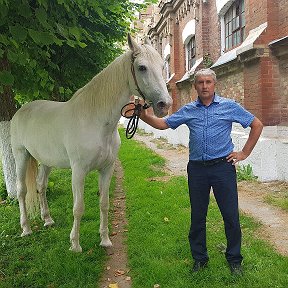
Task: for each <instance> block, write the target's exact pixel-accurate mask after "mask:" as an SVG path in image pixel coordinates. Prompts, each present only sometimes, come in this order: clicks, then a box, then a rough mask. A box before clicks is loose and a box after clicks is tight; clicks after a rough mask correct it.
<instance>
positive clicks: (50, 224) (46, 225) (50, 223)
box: [44, 220, 55, 227]
mask: <svg viewBox="0 0 288 288" xmlns="http://www.w3.org/2000/svg"><path fill="white" fill-rule="evenodd" d="M54 224H55V222H54V221H53V220H50V221H47V222H45V223H44V227H50V226H52V225H54Z"/></svg>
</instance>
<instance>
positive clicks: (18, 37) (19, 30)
mask: <svg viewBox="0 0 288 288" xmlns="http://www.w3.org/2000/svg"><path fill="white" fill-rule="evenodd" d="M9 30H10V33H11V35H12V37H13V38H14V40H15V41H17V42H23V41H25V39H26V37H27V30H26V29H25V28H23V27H22V26H21V25H20V24H18V23H16V24H15V25H14V26H9Z"/></svg>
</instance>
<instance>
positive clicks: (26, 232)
mask: <svg viewBox="0 0 288 288" xmlns="http://www.w3.org/2000/svg"><path fill="white" fill-rule="evenodd" d="M30 234H32V230H31V229H29V230H25V231H23V232H22V234H21V237H25V236H28V235H30Z"/></svg>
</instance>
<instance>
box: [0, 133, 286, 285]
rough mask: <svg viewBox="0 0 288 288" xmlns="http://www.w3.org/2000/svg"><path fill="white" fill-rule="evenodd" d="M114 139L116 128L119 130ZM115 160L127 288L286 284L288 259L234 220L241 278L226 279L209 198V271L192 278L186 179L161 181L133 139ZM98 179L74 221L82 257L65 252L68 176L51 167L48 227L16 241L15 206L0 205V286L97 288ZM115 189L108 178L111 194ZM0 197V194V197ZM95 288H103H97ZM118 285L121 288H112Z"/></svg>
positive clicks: (101, 258)
mask: <svg viewBox="0 0 288 288" xmlns="http://www.w3.org/2000/svg"><path fill="white" fill-rule="evenodd" d="M121 132H122V133H121V134H122V136H123V135H124V134H123V130H122V129H121ZM122 142H123V143H122V146H121V149H120V154H119V157H120V160H121V162H122V166H123V168H124V170H125V172H124V173H125V174H124V183H123V185H124V190H125V192H126V198H127V216H128V220H129V224H128V232H127V235H128V238H127V244H128V254H129V265H130V268H131V271H130V274H131V276H132V284H133V288H146V287H147V288H148V287H149V288H153V287H154V285H155V284H159V285H160V287H161V288H192V287H205V288H206V287H207V288H209V287H211V288H212V287H213V288H216V287H221V288H222V287H224V286H226V287H239V288H240V287H241V288H242V287H247V288H253V287H259V288H260V287H261V288H262V287H264V288H266V287H273V288H274V287H283V288H284V287H288V276H287V275H288V258H287V257H283V256H280V255H278V254H277V253H276V252H275V250H274V249H273V248H272V247H271V246H269V245H268V244H267V243H266V242H265V241H263V240H261V239H259V237H258V236H257V231H258V228H259V224H257V223H255V222H254V221H253V220H252V219H251V218H248V217H246V216H244V215H241V223H242V229H243V256H244V263H243V264H244V265H243V266H244V276H243V277H242V278H233V277H232V276H231V275H230V271H229V269H228V266H227V264H226V260H225V257H224V254H223V249H224V248H225V237H224V228H223V221H222V219H221V216H220V213H219V211H218V208H217V206H216V204H215V201H214V200H213V198H211V205H210V209H209V215H208V222H207V229H208V233H207V235H208V249H209V256H210V262H209V267H208V269H206V270H204V271H203V272H202V273H198V274H196V275H192V274H191V272H190V269H191V266H192V260H191V255H190V251H189V245H188V239H187V234H188V229H189V224H190V206H189V199H188V194H187V183H186V179H185V177H171V179H170V180H168V181H167V177H166V178H165V179H166V181H159V180H157V181H155V177H161V176H164V175H165V173H164V172H163V170H162V169H163V165H164V163H165V160H164V159H163V158H161V157H160V156H158V155H156V154H155V153H154V152H152V151H151V150H149V149H147V148H145V147H143V146H142V145H141V144H139V143H137V142H135V141H134V140H127V139H125V138H124V137H122ZM97 180H98V176H97V173H94V172H93V173H90V174H89V176H88V177H87V179H86V186H85V204H86V207H85V208H86V210H85V215H84V216H83V219H82V222H81V233H80V241H81V245H82V248H83V252H82V253H81V254H74V253H72V252H70V251H69V234H70V230H71V227H72V220H73V217H72V193H71V185H70V183H71V174H70V171H68V170H54V171H53V172H52V174H51V177H50V180H49V181H50V185H49V187H50V189H49V193H48V201H49V204H50V209H51V214H52V217H53V219H54V221H55V226H54V227H52V228H49V229H44V228H43V223H42V221H40V220H39V219H35V220H33V221H32V230H33V231H34V233H33V234H32V235H30V236H29V237H24V238H21V237H20V234H21V230H20V225H19V211H18V205H17V203H14V204H13V203H12V204H2V205H0V287H1V288H2V287H5V288H6V287H8V288H10V287H11V288H12V287H13V288H14V287H21V288H22V287H25V288H26V287H35V288H36V287H37V288H39V287H47V288H54V287H55V288H56V287H61V288H62V287H67V288H68V287H69V288H73V287H83V288H86V287H98V284H97V283H98V281H99V278H100V277H101V273H102V271H103V269H104V267H105V257H106V256H105V253H104V251H103V249H102V248H101V247H99V243H100V237H99V233H98V229H99V208H98V201H99V200H98V196H97V193H96V192H97V190H98V184H97ZM114 188H115V183H114V181H113V183H112V186H111V189H110V190H111V192H112V193H113V190H114ZM0 195H1V194H0ZM101 288H102V287H101ZM119 288H121V287H119Z"/></svg>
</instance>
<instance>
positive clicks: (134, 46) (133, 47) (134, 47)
mask: <svg viewBox="0 0 288 288" xmlns="http://www.w3.org/2000/svg"><path fill="white" fill-rule="evenodd" d="M128 45H129V48H130V49H131V50H132V52H133V53H136V52H137V51H138V50H139V49H140V47H139V45H138V44H137V43H136V42H135V41H134V39H133V38H132V37H131V35H130V34H128Z"/></svg>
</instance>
